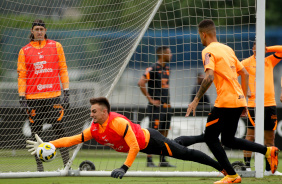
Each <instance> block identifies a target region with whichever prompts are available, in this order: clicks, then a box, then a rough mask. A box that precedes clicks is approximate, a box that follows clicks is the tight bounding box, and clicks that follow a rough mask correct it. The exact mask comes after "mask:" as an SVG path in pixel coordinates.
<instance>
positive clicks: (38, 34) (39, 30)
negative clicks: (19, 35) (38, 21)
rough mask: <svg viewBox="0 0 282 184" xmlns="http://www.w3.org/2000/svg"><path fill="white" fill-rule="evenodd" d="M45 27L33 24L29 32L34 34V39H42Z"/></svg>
mask: <svg viewBox="0 0 282 184" xmlns="http://www.w3.org/2000/svg"><path fill="white" fill-rule="evenodd" d="M46 31H47V29H46V28H45V27H43V26H34V27H33V29H32V30H31V33H32V34H33V36H34V41H38V40H44V38H45V35H46Z"/></svg>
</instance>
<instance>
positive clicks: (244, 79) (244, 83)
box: [237, 68, 249, 97]
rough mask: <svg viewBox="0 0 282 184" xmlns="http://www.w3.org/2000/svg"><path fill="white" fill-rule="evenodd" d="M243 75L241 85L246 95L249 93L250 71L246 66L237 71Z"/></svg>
mask: <svg viewBox="0 0 282 184" xmlns="http://www.w3.org/2000/svg"><path fill="white" fill-rule="evenodd" d="M237 73H238V74H239V75H240V76H241V86H242V89H243V93H244V96H245V97H247V95H248V85H249V73H248V71H247V70H246V68H242V69H241V70H239V71H238V72H237Z"/></svg>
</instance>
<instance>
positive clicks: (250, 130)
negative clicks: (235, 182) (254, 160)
mask: <svg viewBox="0 0 282 184" xmlns="http://www.w3.org/2000/svg"><path fill="white" fill-rule="evenodd" d="M265 52H266V53H270V52H275V53H274V54H272V55H270V56H268V57H266V58H265V65H264V72H265V74H264V81H265V83H264V145H265V146H274V140H275V130H276V127H277V109H276V102H275V92H274V79H273V69H274V67H275V66H276V65H277V64H278V63H279V62H280V61H281V59H282V46H271V47H265ZM253 53H254V55H252V56H251V57H249V58H247V59H245V60H243V61H242V64H243V65H244V67H245V68H246V70H247V71H248V73H249V91H248V110H249V111H248V118H249V121H248V124H247V134H246V139H247V140H249V141H252V142H254V140H255V137H254V135H255V130H254V127H255V107H256V104H255V99H256V42H254V45H253ZM251 157H252V152H251V151H246V150H244V161H245V164H246V166H247V170H249V171H250V170H251V168H250V162H251ZM265 164H266V166H265V172H264V175H266V176H269V175H282V173H280V172H279V171H276V172H275V173H274V174H272V172H271V169H270V165H269V163H268V162H267V161H266V162H265Z"/></svg>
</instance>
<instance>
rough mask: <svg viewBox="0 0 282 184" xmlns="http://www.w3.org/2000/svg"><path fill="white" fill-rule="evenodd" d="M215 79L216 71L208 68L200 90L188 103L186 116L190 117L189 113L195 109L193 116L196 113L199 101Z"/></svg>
mask: <svg viewBox="0 0 282 184" xmlns="http://www.w3.org/2000/svg"><path fill="white" fill-rule="evenodd" d="M213 79H214V72H213V70H211V69H207V70H206V75H205V78H204V80H203V82H202V84H201V86H200V89H199V91H198V92H197V94H196V96H195V98H194V100H193V101H192V102H191V103H190V104H189V105H188V108H187V113H186V115H185V117H188V116H189V114H190V113H191V111H193V116H195V115H196V107H197V106H198V103H199V101H200V99H201V98H202V97H203V96H204V94H205V92H206V91H207V90H208V89H209V87H210V86H211V84H212V82H213Z"/></svg>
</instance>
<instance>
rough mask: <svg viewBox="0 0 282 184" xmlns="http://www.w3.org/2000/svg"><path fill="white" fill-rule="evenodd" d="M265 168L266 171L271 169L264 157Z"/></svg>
mask: <svg viewBox="0 0 282 184" xmlns="http://www.w3.org/2000/svg"><path fill="white" fill-rule="evenodd" d="M265 170H266V171H270V170H271V168H270V165H269V163H268V161H267V159H266V158H265Z"/></svg>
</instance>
